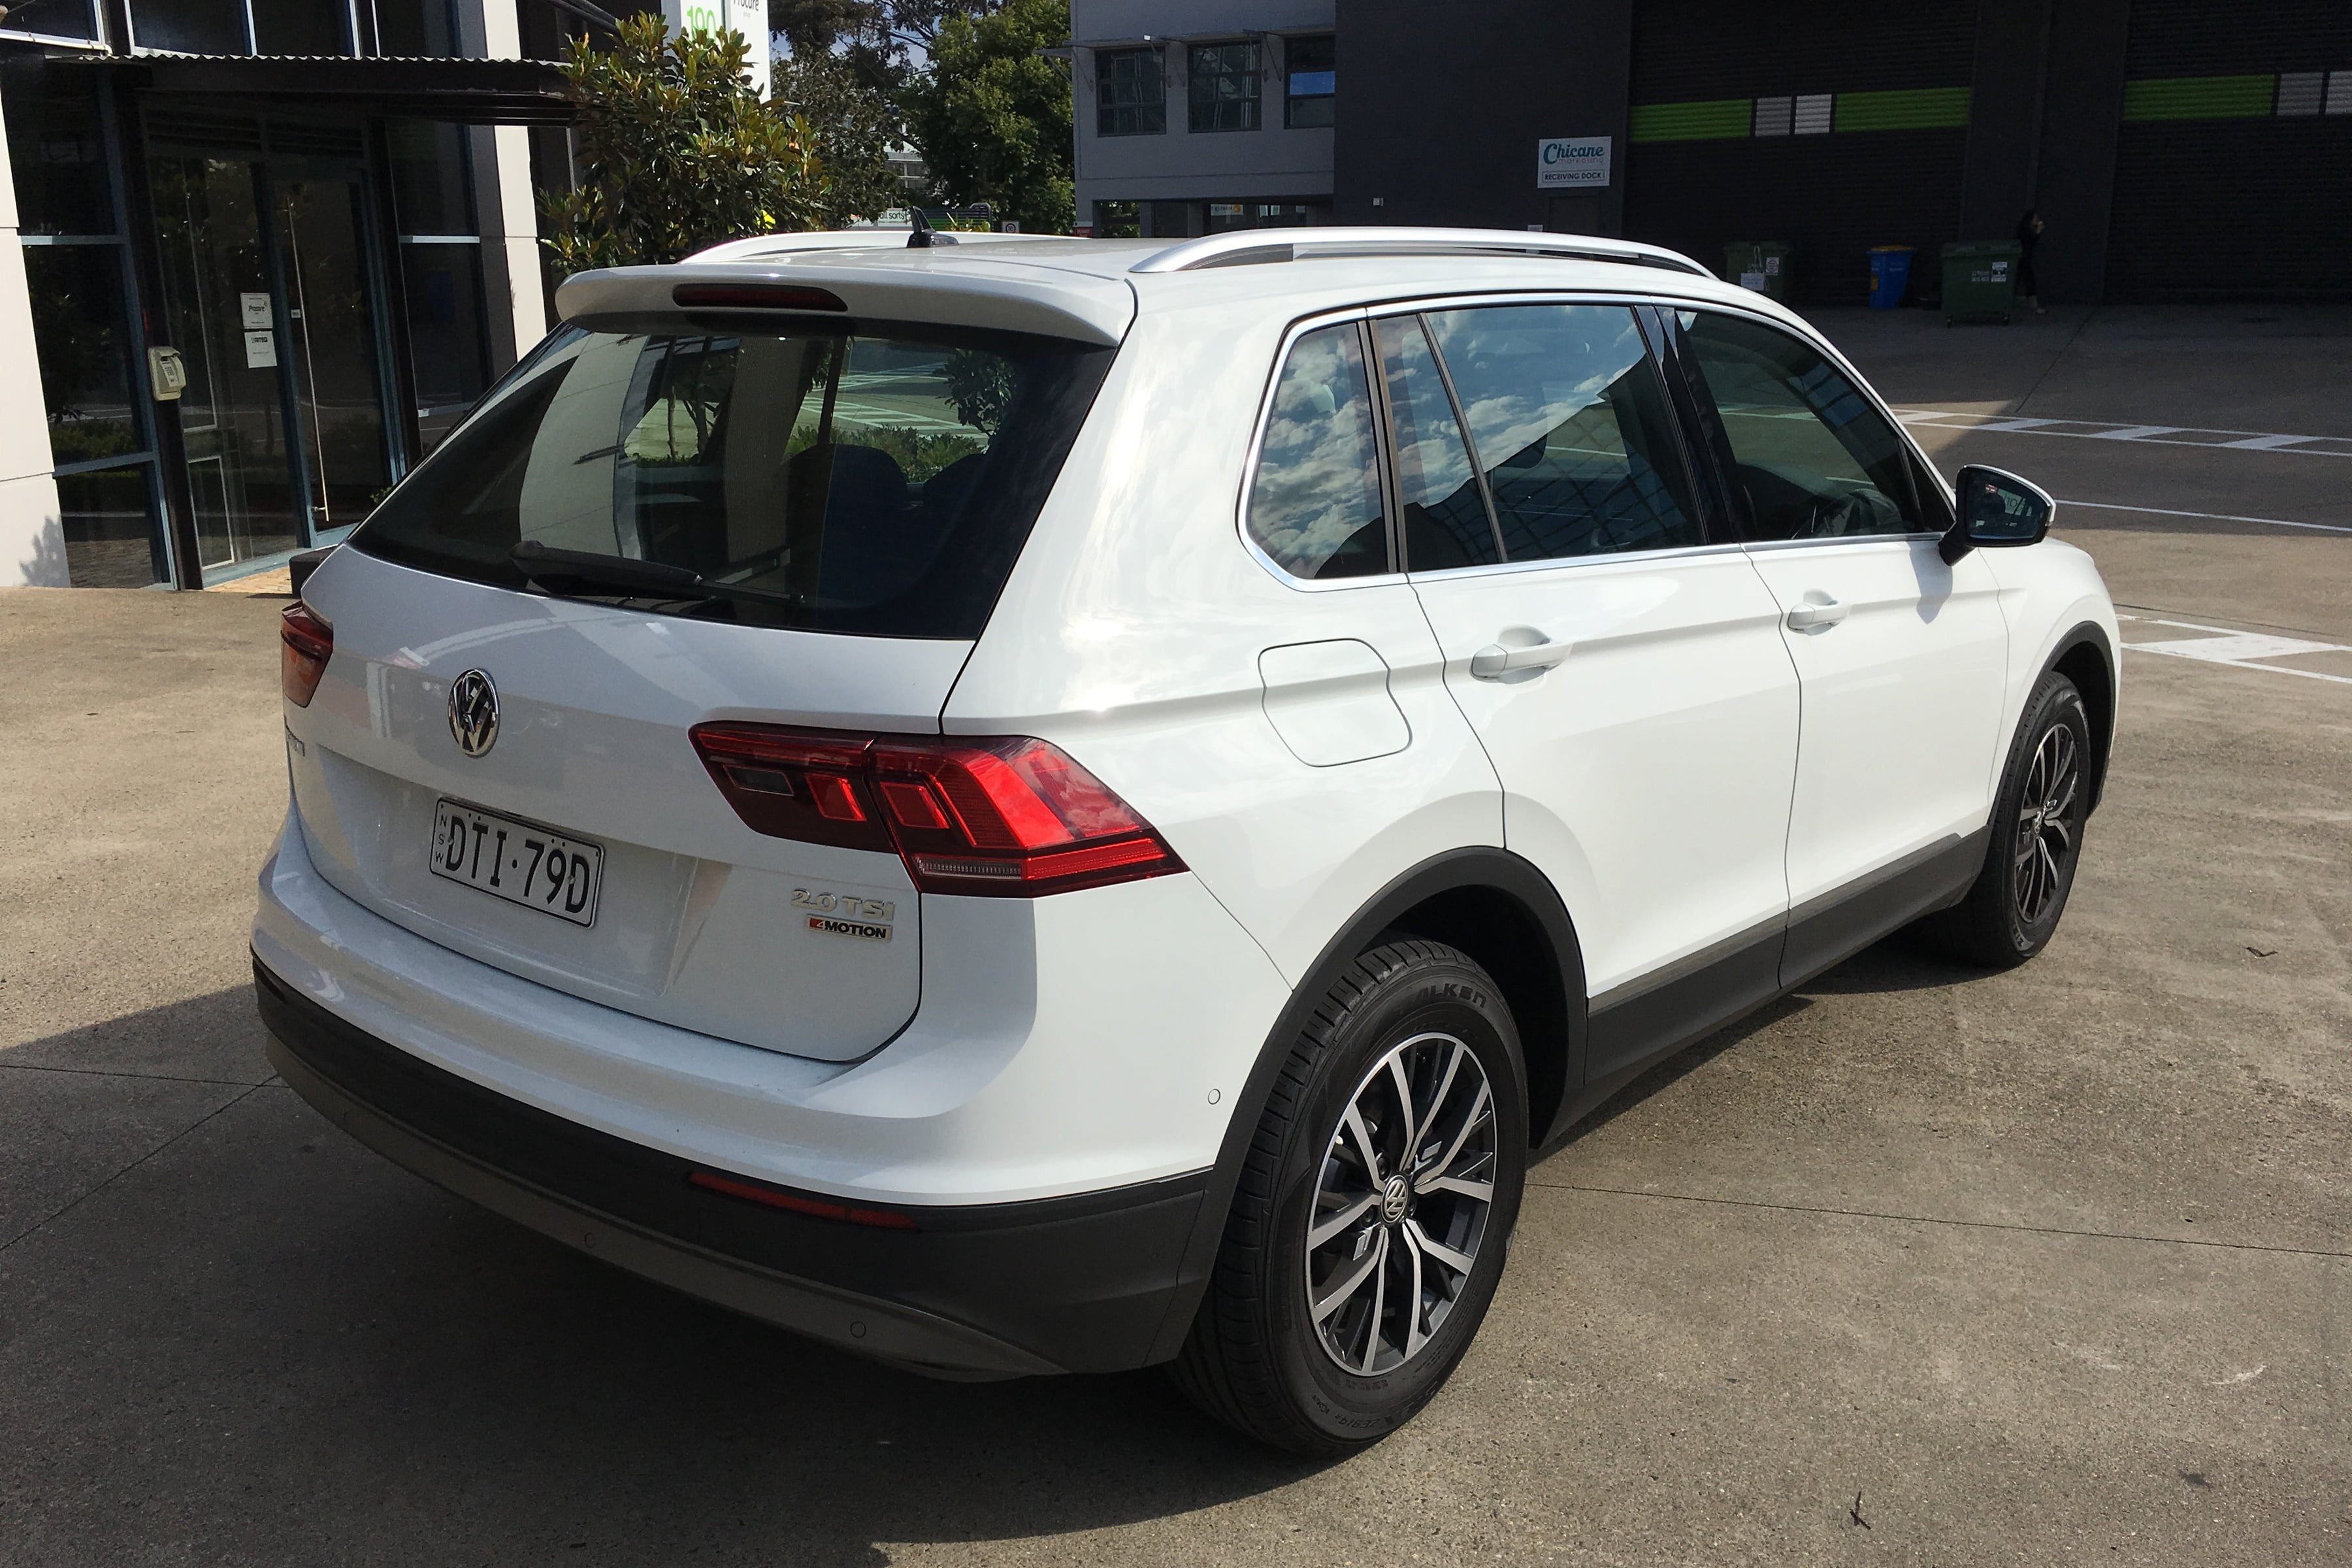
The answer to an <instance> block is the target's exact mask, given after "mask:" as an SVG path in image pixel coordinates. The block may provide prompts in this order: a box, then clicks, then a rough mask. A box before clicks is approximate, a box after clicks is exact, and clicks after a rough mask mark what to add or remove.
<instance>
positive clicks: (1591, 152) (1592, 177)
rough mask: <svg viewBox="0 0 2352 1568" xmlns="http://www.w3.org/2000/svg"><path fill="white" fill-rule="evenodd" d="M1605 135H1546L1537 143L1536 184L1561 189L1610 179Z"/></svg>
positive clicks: (1597, 183) (1604, 182)
mask: <svg viewBox="0 0 2352 1568" xmlns="http://www.w3.org/2000/svg"><path fill="white" fill-rule="evenodd" d="M1610 140H1611V139H1610V138H1609V137H1606V136H1547V137H1545V138H1544V139H1543V140H1542V141H1540V142H1537V143H1536V188H1537V189H1538V190H1547V191H1550V190H1560V189H1563V188H1568V187H1573V186H1578V185H1586V186H1590V185H1605V184H1608V183H1609V142H1610Z"/></svg>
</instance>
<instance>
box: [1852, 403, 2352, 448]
mask: <svg viewBox="0 0 2352 1568" xmlns="http://www.w3.org/2000/svg"><path fill="white" fill-rule="evenodd" d="M1895 418H1897V419H1899V420H1901V421H1902V422H1903V423H1904V424H1906V425H1924V426H1928V427H1930V428H1932V429H1940V430H1983V431H1987V432H1990V434H1992V435H1996V436H2063V437H2068V438H2069V439H2071V440H2076V441H2141V442H2146V443H2147V444H2148V445H2150V446H2155V447H2211V448H2213V449H2215V450H2217V451H2238V452H2292V453H2294V454H2295V455H2297V456H2299V457H2307V458H2352V440H2347V438H2346V437H2341V436H2284V435H2277V434H2273V433H2272V432H2269V431H2263V430H2217V429H2205V428H2201V427H2200V426H2193V425H2126V424H2121V423H2118V422H2116V421H2114V420H2108V419H2045V418H2033V417H2029V416H2022V415H2015V414H1975V413H1970V412H1969V411H1967V410H1965V409H1955V408H1898V409H1896V410H1895ZM2062 426H2071V428H2062Z"/></svg>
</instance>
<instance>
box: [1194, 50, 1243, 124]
mask: <svg viewBox="0 0 2352 1568" xmlns="http://www.w3.org/2000/svg"><path fill="white" fill-rule="evenodd" d="M1191 75H1192V129H1193V130H1195V131H1255V130H1256V129H1257V127H1258V117H1257V104H1258V66H1257V46H1256V45H1255V44H1195V45H1193V46H1192V70H1191Z"/></svg>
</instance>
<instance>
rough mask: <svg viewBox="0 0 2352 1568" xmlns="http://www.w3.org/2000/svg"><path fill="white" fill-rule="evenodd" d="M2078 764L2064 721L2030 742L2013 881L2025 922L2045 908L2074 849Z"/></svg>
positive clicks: (2035, 920)
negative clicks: (2030, 750) (2030, 747)
mask: <svg viewBox="0 0 2352 1568" xmlns="http://www.w3.org/2000/svg"><path fill="white" fill-rule="evenodd" d="M2080 763H2081V758H2080V755H2079V749H2078V748H2077V746H2076V745H2075V743H2074V731H2073V730H2072V729H2071V728H2070V727H2068V726H2067V725H2065V724H2063V723H2062V724H2053V725H2051V726H2050V728H2049V729H2048V730H2046V731H2043V732H2042V739H2041V740H2040V741H2039V742H2035V744H2034V748H2033V761H2032V764H2031V765H2030V766H2029V767H2028V768H2027V769H2026V773H2025V790H2024V794H2023V795H2022V796H2021V799H2020V800H2019V802H2018V811H2017V841H2016V845H2015V847H2014V852H2015V856H2016V866H2017V874H2016V877H2015V878H2014V881H2015V884H2016V889H2017V913H2018V917H2019V919H2021V920H2022V921H2024V922H2025V923H2026V924H2027V925H2028V926H2032V925H2035V924H2037V923H2039V922H2040V921H2041V920H2042V916H2044V915H2046V914H2048V913H2049V912H2050V908H2051V906H2052V904H2053V902H2055V901H2056V900H2057V898H2058V894H2059V890H2060V889H2061V888H2062V887H2063V885H2064V881H2065V872H2066V869H2067V863H2068V860H2069V858H2070V857H2072V856H2073V855H2074V798H2075V795H2076V794H2077V793H2078V792H2079V790H2080V789H2081V786H2082V779H2083V770H2082V767H2081V765H2080Z"/></svg>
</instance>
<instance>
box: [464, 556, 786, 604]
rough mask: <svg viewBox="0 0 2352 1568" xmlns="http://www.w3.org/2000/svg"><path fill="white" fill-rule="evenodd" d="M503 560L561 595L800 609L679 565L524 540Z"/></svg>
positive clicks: (764, 591) (765, 593)
mask: <svg viewBox="0 0 2352 1568" xmlns="http://www.w3.org/2000/svg"><path fill="white" fill-rule="evenodd" d="M507 559H508V560H509V561H510V562H512V563H514V568H515V570H516V571H518V572H520V573H521V574H523V579H524V580H525V581H526V582H528V583H530V584H531V585H532V586H533V587H535V588H538V589H540V590H541V591H542V592H544V593H548V594H553V595H558V596H559V597H561V596H573V597H584V596H595V597H614V596H618V597H623V598H639V599H700V600H705V601H709V600H715V599H721V600H729V601H735V602H741V603H745V604H753V605H786V606H788V607H791V608H793V609H800V608H803V607H805V606H806V605H807V603H808V600H807V598H806V596H805V595H800V594H778V593H774V592H772V591H771V590H769V589H766V588H752V587H748V586H746V585H744V584H740V583H714V582H712V581H711V580H710V579H709V578H708V577H705V576H704V575H703V574H701V573H699V572H696V571H693V570H690V569H689V568H688V567H684V566H667V565H664V564H663V563H660V562H658V561H635V560H631V559H630V558H629V557H628V556H625V555H597V554H594V553H592V552H589V551H585V550H558V549H557V548H555V547H554V546H553V545H551V544H541V542H539V541H537V540H535V539H526V540H524V541H523V542H521V543H520V544H518V545H516V546H515V547H514V548H513V549H511V550H509V551H508V552H507Z"/></svg>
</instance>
